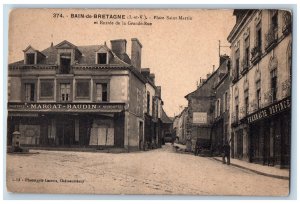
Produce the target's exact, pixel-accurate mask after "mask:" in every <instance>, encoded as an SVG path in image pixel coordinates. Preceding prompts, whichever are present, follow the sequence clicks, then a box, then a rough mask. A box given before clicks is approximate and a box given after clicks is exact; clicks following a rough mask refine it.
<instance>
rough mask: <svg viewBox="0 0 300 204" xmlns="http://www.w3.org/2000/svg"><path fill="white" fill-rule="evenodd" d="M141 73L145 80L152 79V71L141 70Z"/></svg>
mask: <svg viewBox="0 0 300 204" xmlns="http://www.w3.org/2000/svg"><path fill="white" fill-rule="evenodd" d="M141 73H142V75H143V76H144V77H145V78H150V69H149V68H143V69H141Z"/></svg>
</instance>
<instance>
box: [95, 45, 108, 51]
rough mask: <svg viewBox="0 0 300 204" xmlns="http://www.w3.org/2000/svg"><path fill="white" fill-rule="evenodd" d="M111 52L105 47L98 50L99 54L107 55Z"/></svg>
mask: <svg viewBox="0 0 300 204" xmlns="http://www.w3.org/2000/svg"><path fill="white" fill-rule="evenodd" d="M107 52H109V49H108V48H107V47H105V46H103V45H101V46H100V48H99V49H98V50H97V53H107Z"/></svg>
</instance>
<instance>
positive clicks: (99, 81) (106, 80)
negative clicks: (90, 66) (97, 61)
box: [92, 77, 110, 103]
mask: <svg viewBox="0 0 300 204" xmlns="http://www.w3.org/2000/svg"><path fill="white" fill-rule="evenodd" d="M92 83H93V96H92V101H93V102H95V103H109V102H110V78H107V77H105V78H93V82H92ZM97 84H106V85H107V101H97Z"/></svg>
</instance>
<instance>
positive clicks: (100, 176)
mask: <svg viewBox="0 0 300 204" xmlns="http://www.w3.org/2000/svg"><path fill="white" fill-rule="evenodd" d="M31 152H32V153H34V152H39V153H36V154H15V155H12V154H9V155H8V156H7V187H8V190H10V189H11V190H12V189H13V190H14V191H16V192H25V191H26V192H37V191H39V192H41V193H43V192H44V193H49V192H51V193H79V194H81V193H87V194H90V193H94V194H174V195H192V194H193V195H257V196H272V195H275V196H276V195H277V196H285V195H288V192H289V190H288V189H289V182H288V180H283V179H277V178H270V177H266V176H262V175H257V174H255V173H253V172H250V171H247V170H242V169H239V168H237V167H234V166H228V165H223V164H222V163H220V162H218V161H215V160H213V159H211V158H207V157H195V156H194V155H191V154H182V153H176V152H175V150H174V149H173V147H172V146H171V145H170V144H166V145H165V146H163V148H161V149H156V150H152V151H147V152H134V153H121V154H112V153H94V152H65V151H61V152H59V151H42V150H35V151H31Z"/></svg>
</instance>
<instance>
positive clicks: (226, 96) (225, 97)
mask: <svg viewBox="0 0 300 204" xmlns="http://www.w3.org/2000/svg"><path fill="white" fill-rule="evenodd" d="M227 98H228V93H227V92H225V94H224V112H225V111H227V109H228V102H227Z"/></svg>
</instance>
